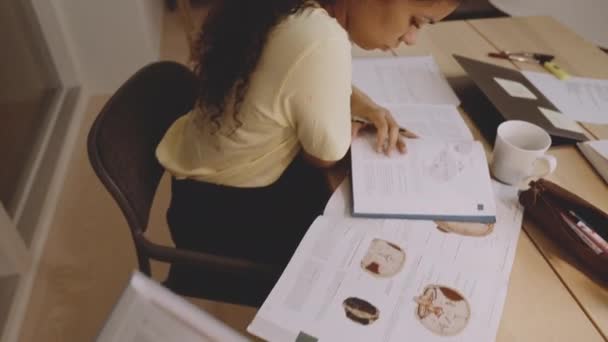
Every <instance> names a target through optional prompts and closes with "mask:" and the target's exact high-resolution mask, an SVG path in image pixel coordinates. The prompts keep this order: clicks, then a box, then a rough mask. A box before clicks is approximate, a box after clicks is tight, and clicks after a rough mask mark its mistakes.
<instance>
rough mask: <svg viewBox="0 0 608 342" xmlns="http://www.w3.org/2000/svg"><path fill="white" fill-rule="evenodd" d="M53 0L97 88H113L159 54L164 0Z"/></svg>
mask: <svg viewBox="0 0 608 342" xmlns="http://www.w3.org/2000/svg"><path fill="white" fill-rule="evenodd" d="M51 1H53V2H54V3H55V8H56V9H57V11H58V12H59V13H58V14H59V16H60V17H61V18H62V21H63V26H64V28H65V31H66V34H67V35H68V36H69V37H68V41H69V42H70V44H71V45H72V46H71V49H70V50H72V51H73V53H74V58H75V59H76V61H77V64H78V66H79V73H80V77H81V78H82V83H83V85H84V86H86V87H87V88H88V89H89V91H90V92H91V93H103V94H106V93H112V92H114V91H115V90H116V88H117V87H118V86H120V85H121V84H122V83H123V82H124V81H125V80H126V79H127V78H128V77H129V76H130V75H132V74H133V73H134V72H135V71H137V69H139V68H141V67H142V66H144V65H145V64H148V63H150V62H152V61H156V60H158V59H159V56H160V41H161V32H162V11H163V8H162V6H163V1H161V0H102V1H99V0H51Z"/></svg>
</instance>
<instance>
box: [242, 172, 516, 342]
mask: <svg viewBox="0 0 608 342" xmlns="http://www.w3.org/2000/svg"><path fill="white" fill-rule="evenodd" d="M493 185H494V191H495V195H496V201H497V203H498V216H497V218H498V220H497V222H496V224H495V225H494V227H493V228H494V229H493V230H492V232H491V233H490V234H488V235H486V236H483V237H472V236H467V235H461V234H453V233H447V232H445V231H444V230H442V229H439V228H438V226H437V224H436V223H435V222H433V221H410V220H390V219H386V220H371V219H356V218H349V217H346V216H345V215H344V213H345V211H344V210H343V209H341V207H346V206H347V204H346V202H345V203H344V205H339V204H338V205H334V206H333V208H334V209H336V210H335V211H332V210H326V212H325V214H324V216H321V217H319V218H318V219H317V220H316V221H315V222H314V224H313V225H312V226H311V227H310V229H309V230H308V232H307V233H306V235H305V236H304V238H303V239H302V241H301V243H300V245H299V247H298V249H297V250H296V252H295V254H294V256H293V257H292V259H291V261H290V263H289V265H288V266H287V268H286V269H285V271H284V273H283V274H282V276H281V278H280V279H279V281H278V282H277V284H276V285H275V287H274V288H273V290H272V292H271V293H270V295H269V297H268V298H267V300H266V301H265V302H264V304H263V306H262V307H261V309H260V310H259V311H258V313H257V315H256V317H255V319H254V320H253V322H252V323H251V325H250V326H249V327H248V331H249V332H251V333H253V334H255V335H257V336H260V337H262V338H264V339H266V340H269V341H310V342H313V341H387V342H390V341H403V340H405V339H406V340H412V341H493V340H494V339H495V337H496V333H497V331H498V326H499V323H500V317H501V315H502V310H503V306H504V301H505V296H506V290H507V284H508V279H509V275H510V271H511V268H512V265H513V260H514V257H515V250H516V246H517V241H518V238H519V233H520V227H521V221H522V210H521V207H520V206H519V205H518V203H517V194H516V189H513V188H511V187H508V186H505V185H501V184H498V183H494V184H493ZM345 188H347V187H345ZM340 198H344V197H340ZM345 201H346V199H345ZM338 202H339V200H338Z"/></svg>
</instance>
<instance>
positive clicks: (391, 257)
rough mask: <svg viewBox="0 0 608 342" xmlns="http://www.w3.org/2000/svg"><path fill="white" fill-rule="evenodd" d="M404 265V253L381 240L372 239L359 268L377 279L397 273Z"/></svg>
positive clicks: (397, 247) (395, 246)
mask: <svg viewBox="0 0 608 342" xmlns="http://www.w3.org/2000/svg"><path fill="white" fill-rule="evenodd" d="M404 263H405V252H404V251H403V250H402V249H401V248H400V247H399V246H397V245H395V244H393V243H391V242H388V241H386V240H382V239H373V240H372V241H371V243H370V244H369V248H368V250H367V253H366V254H365V256H364V257H363V259H362V260H361V268H362V269H363V270H364V271H366V272H368V273H369V274H371V275H373V276H375V277H379V278H389V277H392V276H394V275H395V274H397V273H399V271H401V269H402V268H403V264H404Z"/></svg>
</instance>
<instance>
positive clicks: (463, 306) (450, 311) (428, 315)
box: [414, 285, 471, 336]
mask: <svg viewBox="0 0 608 342" xmlns="http://www.w3.org/2000/svg"><path fill="white" fill-rule="evenodd" d="M414 300H415V301H416V303H418V308H417V309H416V317H417V318H418V320H419V321H420V322H421V323H422V325H424V327H426V328H427V329H429V330H430V331H432V332H433V333H435V334H437V335H440V336H453V335H456V334H458V333H460V332H461V331H462V330H463V329H464V328H465V327H466V326H467V323H468V322H469V318H470V316H471V310H470V307H469V303H468V302H467V300H466V299H465V298H464V296H463V295H461V294H460V293H459V292H458V291H456V290H453V289H451V288H449V287H445V286H440V285H429V286H427V287H426V288H425V289H424V292H423V293H422V294H421V295H420V296H418V297H416V298H414Z"/></svg>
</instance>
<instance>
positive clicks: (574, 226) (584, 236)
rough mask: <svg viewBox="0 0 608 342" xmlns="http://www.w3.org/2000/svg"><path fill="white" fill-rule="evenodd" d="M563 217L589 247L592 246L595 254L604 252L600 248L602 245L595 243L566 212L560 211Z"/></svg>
mask: <svg viewBox="0 0 608 342" xmlns="http://www.w3.org/2000/svg"><path fill="white" fill-rule="evenodd" d="M559 214H560V215H561V217H562V219H563V220H564V221H566V224H567V225H568V227H570V229H572V231H573V232H574V233H575V234H576V235H577V236H578V237H579V238H580V239H581V240H582V241H583V242H584V243H585V244H586V245H587V247H589V248H591V250H592V251H594V252H595V254H602V249H601V248H600V246H598V245H597V244H595V243H594V242H593V240H591V239H590V238H589V237H588V236H587V234H585V233H584V232H583V231H582V230H581V229H580V227H579V226H577V225H576V224H575V223H574V222H572V220H571V219H570V217H569V216H568V215H566V214H564V213H559Z"/></svg>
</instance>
